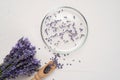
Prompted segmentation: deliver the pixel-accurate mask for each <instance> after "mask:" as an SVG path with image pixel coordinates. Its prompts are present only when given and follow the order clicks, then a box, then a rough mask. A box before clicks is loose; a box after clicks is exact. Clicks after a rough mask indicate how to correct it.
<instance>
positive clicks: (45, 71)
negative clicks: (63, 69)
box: [31, 61, 56, 80]
mask: <svg viewBox="0 0 120 80" xmlns="http://www.w3.org/2000/svg"><path fill="white" fill-rule="evenodd" d="M55 68H56V65H55V64H54V62H53V61H50V62H49V63H47V64H46V65H45V66H43V67H42V68H41V69H40V70H39V71H38V72H37V74H35V76H34V78H32V79H31V80H41V79H42V78H44V77H46V76H48V75H49V74H50V73H51V72H53V71H54V70H55Z"/></svg>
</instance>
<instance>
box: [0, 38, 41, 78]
mask: <svg viewBox="0 0 120 80" xmlns="http://www.w3.org/2000/svg"><path fill="white" fill-rule="evenodd" d="M35 53H36V49H35V47H34V46H32V45H31V43H30V42H29V40H28V39H27V38H23V37H22V38H21V39H20V40H19V41H18V42H17V44H16V45H15V47H13V48H12V50H11V51H10V53H9V54H8V55H7V56H6V57H5V58H4V62H3V63H2V64H1V65H0V80H9V79H12V78H16V77H18V76H20V75H21V76H22V75H27V76H30V75H31V74H32V73H34V72H35V71H37V70H38V68H39V67H40V66H41V65H40V61H39V60H37V59H35V58H34V55H35Z"/></svg>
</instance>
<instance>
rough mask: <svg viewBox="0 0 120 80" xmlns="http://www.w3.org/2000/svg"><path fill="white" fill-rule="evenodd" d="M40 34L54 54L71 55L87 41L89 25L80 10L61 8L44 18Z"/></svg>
mask: <svg viewBox="0 0 120 80" xmlns="http://www.w3.org/2000/svg"><path fill="white" fill-rule="evenodd" d="M40 32H41V36H42V39H43V41H44V43H45V44H46V45H47V47H48V48H49V49H51V50H52V51H53V52H57V53H70V52H72V51H74V50H76V49H78V48H80V47H81V46H82V45H83V44H84V42H85V41H86V38H87V35H88V25H87V21H86V19H85V17H84V16H83V15H82V14H81V13H80V12H79V11H78V10H76V9H74V8H72V7H60V8H58V9H55V10H53V11H51V12H49V13H48V14H47V15H46V16H45V17H44V19H43V21H42V24H41V29H40Z"/></svg>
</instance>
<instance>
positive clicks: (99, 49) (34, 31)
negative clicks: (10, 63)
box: [0, 0, 120, 80]
mask: <svg viewBox="0 0 120 80" xmlns="http://www.w3.org/2000/svg"><path fill="white" fill-rule="evenodd" d="M61 6H71V7H74V8H76V9H78V10H79V11H80V12H81V13H82V14H83V15H84V16H85V17H86V20H87V22H88V27H89V35H88V38H87V41H86V43H85V45H84V46H83V47H82V48H81V49H79V50H77V51H76V52H74V53H72V54H71V55H70V56H69V57H67V60H68V62H69V61H70V60H71V58H76V59H77V60H78V59H80V60H81V63H79V64H77V62H76V63H74V64H73V66H71V67H69V68H68V67H66V68H65V69H63V70H56V71H55V72H54V73H53V74H52V75H50V76H49V77H48V78H47V79H45V80H51V79H52V78H55V80H59V79H61V80H120V76H119V75H120V42H119V41H120V1H119V0H0V63H2V60H3V58H4V57H5V56H6V55H7V54H8V53H9V51H10V50H11V47H12V46H14V45H15V43H16V42H17V40H18V39H19V38H20V37H22V36H25V37H28V38H29V39H30V40H31V41H32V42H33V44H34V45H36V46H37V47H40V48H41V50H40V51H39V52H38V53H37V57H38V58H41V59H42V60H46V59H48V57H49V56H47V52H48V51H45V50H44V48H42V47H43V46H44V44H43V42H42V40H41V37H40V32H39V31H40V30H39V27H40V25H41V21H42V19H43V17H44V16H45V14H46V13H47V12H49V11H50V10H52V9H53V8H58V7H61ZM42 50H43V51H42ZM17 80H30V78H28V79H26V78H19V79H17Z"/></svg>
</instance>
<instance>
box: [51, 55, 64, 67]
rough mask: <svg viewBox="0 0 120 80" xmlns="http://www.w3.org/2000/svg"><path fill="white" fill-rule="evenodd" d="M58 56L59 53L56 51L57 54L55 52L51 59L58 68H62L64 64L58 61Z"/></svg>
mask: <svg viewBox="0 0 120 80" xmlns="http://www.w3.org/2000/svg"><path fill="white" fill-rule="evenodd" d="M59 58H60V55H59V53H57V54H55V57H54V58H52V60H53V62H54V64H55V65H56V67H57V68H58V69H62V68H63V65H64V64H62V63H60V62H58V59H59Z"/></svg>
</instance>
